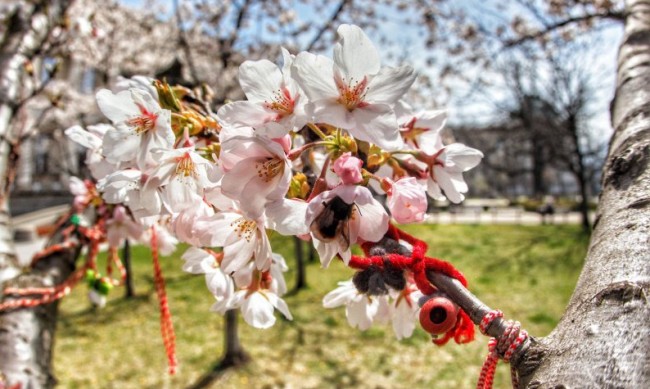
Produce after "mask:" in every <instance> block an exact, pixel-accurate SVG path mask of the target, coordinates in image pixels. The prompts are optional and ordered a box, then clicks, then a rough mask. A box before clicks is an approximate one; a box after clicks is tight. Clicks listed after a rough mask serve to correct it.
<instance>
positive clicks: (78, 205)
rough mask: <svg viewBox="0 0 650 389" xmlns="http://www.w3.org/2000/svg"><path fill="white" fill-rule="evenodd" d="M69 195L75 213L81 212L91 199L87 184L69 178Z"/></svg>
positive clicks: (77, 179)
mask: <svg viewBox="0 0 650 389" xmlns="http://www.w3.org/2000/svg"><path fill="white" fill-rule="evenodd" d="M69 187H70V193H72V195H73V196H74V200H73V205H74V207H75V209H77V211H81V210H82V209H83V208H84V207H85V206H86V205H87V204H88V203H89V202H90V201H91V199H92V196H93V195H92V193H91V191H90V190H89V189H88V184H87V183H86V181H83V180H81V179H79V178H77V177H74V176H73V177H70V183H69Z"/></svg>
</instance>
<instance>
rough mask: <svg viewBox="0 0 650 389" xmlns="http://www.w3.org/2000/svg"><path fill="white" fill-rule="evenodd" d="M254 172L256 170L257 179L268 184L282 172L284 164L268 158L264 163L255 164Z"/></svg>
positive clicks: (276, 159)
mask: <svg viewBox="0 0 650 389" xmlns="http://www.w3.org/2000/svg"><path fill="white" fill-rule="evenodd" d="M255 170H257V176H258V177H259V178H261V179H262V180H264V182H269V181H271V180H272V179H273V178H275V177H276V176H277V175H278V174H282V173H283V172H284V162H283V161H282V160H280V159H279V158H269V159H267V160H266V161H264V162H258V163H256V164H255Z"/></svg>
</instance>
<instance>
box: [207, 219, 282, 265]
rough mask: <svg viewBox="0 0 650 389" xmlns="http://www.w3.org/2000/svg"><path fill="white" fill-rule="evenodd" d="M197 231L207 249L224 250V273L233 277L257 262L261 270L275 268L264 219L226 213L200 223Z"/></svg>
mask: <svg viewBox="0 0 650 389" xmlns="http://www.w3.org/2000/svg"><path fill="white" fill-rule="evenodd" d="M195 224H196V226H195V232H196V233H197V235H199V238H198V239H199V240H200V241H201V243H203V244H202V245H203V246H208V247H223V254H224V258H223V261H222V262H221V266H222V268H223V271H224V272H226V273H228V274H230V273H232V272H234V271H237V270H239V269H241V268H243V267H244V266H246V265H247V264H248V263H249V262H250V261H254V262H255V266H256V268H257V269H259V270H268V269H269V267H270V266H271V261H272V256H271V253H272V252H271V243H270V242H269V239H268V236H267V235H266V229H265V228H264V224H265V223H264V220H263V219H249V218H247V217H246V216H244V215H243V214H242V213H240V212H237V211H234V210H233V211H223V212H218V213H216V214H214V215H213V216H211V217H202V218H198V219H197V220H196V223H195Z"/></svg>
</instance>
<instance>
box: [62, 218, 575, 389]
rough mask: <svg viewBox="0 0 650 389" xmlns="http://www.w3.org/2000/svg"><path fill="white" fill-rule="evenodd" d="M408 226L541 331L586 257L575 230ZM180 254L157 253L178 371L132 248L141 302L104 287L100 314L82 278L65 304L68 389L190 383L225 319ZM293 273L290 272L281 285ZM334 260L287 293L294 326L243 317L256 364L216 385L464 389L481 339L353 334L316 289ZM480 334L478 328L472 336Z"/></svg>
mask: <svg viewBox="0 0 650 389" xmlns="http://www.w3.org/2000/svg"><path fill="white" fill-rule="evenodd" d="M405 229H406V230H407V231H408V232H409V233H411V234H415V235H416V236H418V237H420V238H422V239H424V240H425V241H427V242H428V243H429V255H431V256H435V257H439V258H443V259H446V260H449V261H451V262H453V263H454V264H455V265H456V266H457V267H458V269H460V270H461V271H463V272H464V273H465V275H466V276H467V279H468V280H469V283H470V289H471V290H472V292H474V293H475V294H476V295H477V296H478V297H479V298H480V299H481V300H483V301H484V302H485V303H486V304H488V305H489V306H490V307H492V308H498V309H501V310H502V311H503V312H504V313H505V315H506V317H507V318H514V319H517V320H519V321H521V322H522V324H523V326H524V328H526V329H527V330H528V331H529V333H531V334H532V335H533V336H544V335H546V334H548V333H549V332H550V331H551V329H552V328H553V327H554V326H555V324H556V323H557V321H558V320H559V319H560V316H561V315H562V311H563V310H564V306H565V305H566V303H567V301H568V299H569V297H570V295H571V292H572V290H573V287H574V285H575V282H576V280H577V277H578V275H579V272H580V268H581V266H582V260H583V258H584V256H585V253H586V248H587V243H588V238H587V237H586V236H584V235H583V234H581V232H580V230H579V227H578V226H534V227H527V226H471V225H456V226H448V225H445V226H435V225H414V226H408V227H407V228H405ZM272 244H273V247H274V249H275V251H276V252H279V253H281V254H283V255H284V256H285V258H286V259H287V263H288V264H289V266H290V267H293V261H294V259H293V254H292V253H293V242H292V241H291V240H290V239H287V238H284V237H281V236H276V237H274V238H273V240H272ZM181 253H182V250H178V251H177V253H176V254H175V255H174V256H171V257H168V258H163V270H164V274H165V276H166V279H167V292H168V296H169V300H170V306H171V310H172V314H173V315H174V327H175V330H176V336H177V352H178V359H179V363H180V371H179V373H178V374H177V375H175V376H173V377H169V376H168V375H167V374H166V358H165V353H164V349H163V345H162V340H161V338H160V330H159V315H158V304H157V302H156V296H155V292H154V289H153V277H152V271H151V267H152V266H151V260H150V257H149V253H148V250H147V249H146V248H143V247H136V248H134V249H133V257H134V276H135V286H136V292H137V297H136V298H135V299H130V300H125V299H123V298H122V295H123V293H124V290H123V288H116V289H114V290H113V292H111V296H110V298H109V303H108V304H107V306H106V307H105V308H104V309H102V310H99V311H95V310H92V309H90V308H89V302H88V301H87V299H86V293H87V288H86V286H85V285H80V286H79V287H77V288H76V289H75V290H74V291H73V292H72V293H71V295H70V296H68V297H66V298H65V299H64V301H63V302H62V304H61V309H60V317H59V323H58V331H57V335H56V336H57V339H56V347H55V351H54V373H55V376H56V377H57V379H58V380H59V386H60V387H64V388H165V387H169V388H184V387H187V386H189V385H191V384H192V383H194V382H196V381H197V380H198V379H199V378H200V377H201V375H203V374H204V373H206V372H208V371H209V370H210V369H211V368H212V367H213V366H214V365H215V364H216V363H217V362H218V361H219V358H220V355H221V352H222V342H223V340H222V326H223V319H222V318H221V316H218V315H216V314H214V313H211V312H209V308H210V306H211V305H212V303H213V301H214V299H213V297H212V296H211V295H210V293H209V292H208V290H207V289H206V287H205V284H204V279H203V277H202V276H192V275H189V274H185V273H183V272H182V271H181V270H180V269H181V263H182V261H181V260H180V258H179V257H180V254H181ZM294 275H295V274H294V273H293V272H291V271H290V272H289V273H288V274H287V275H286V278H287V283H288V285H289V288H291V285H292V284H293V277H294ZM351 275H352V272H351V270H349V269H347V268H345V266H343V265H342V264H341V263H333V264H332V265H331V266H330V268H328V269H325V270H324V269H321V268H320V265H319V264H317V263H312V264H310V265H309V266H308V269H307V281H308V283H309V288H308V289H306V290H302V291H300V292H299V293H298V294H296V295H292V296H289V297H287V298H286V301H287V303H288V304H289V307H290V309H291V311H292V313H293V316H294V321H293V322H289V321H286V320H280V319H279V320H278V322H277V323H276V325H275V326H274V327H272V328H271V329H269V330H255V329H253V328H250V327H248V326H247V325H246V324H245V323H243V321H242V325H241V326H240V335H241V339H242V343H243V345H244V347H245V348H246V350H247V351H248V352H249V353H250V354H251V356H252V357H253V361H252V362H251V363H250V364H249V365H247V366H246V367H244V368H241V369H239V370H233V371H227V372H226V373H225V374H223V375H222V376H221V377H220V378H219V380H218V381H216V382H215V383H214V385H213V387H214V388H330V387H331V388H335V387H339V388H345V387H350V388H471V387H474V386H475V385H476V379H477V378H478V373H479V370H480V366H481V364H482V363H483V359H484V357H485V354H486V352H487V338H485V337H483V336H482V335H478V336H477V340H476V341H474V342H473V343H470V344H468V345H462V346H461V345H457V344H455V343H453V342H451V343H449V344H447V345H446V346H444V347H436V346H434V345H433V344H431V342H430V340H429V339H430V338H429V336H428V335H427V334H426V333H425V332H424V331H422V330H420V329H417V330H416V332H415V334H414V335H413V337H412V338H410V339H407V340H403V341H397V340H396V339H395V337H394V336H393V333H392V329H391V328H390V327H388V326H375V327H373V328H371V329H370V330H368V331H365V332H360V331H358V330H356V329H352V328H350V327H349V326H348V324H347V321H346V319H345V310H344V308H340V309H335V310H326V309H324V308H322V306H321V300H322V298H323V296H324V295H325V294H326V293H327V292H329V291H330V290H332V289H334V288H335V287H336V283H337V281H340V280H345V279H348V278H350V277H351ZM477 332H478V331H477ZM509 387H510V386H509V366H507V365H503V364H500V365H499V368H498V374H497V378H496V381H495V388H509Z"/></svg>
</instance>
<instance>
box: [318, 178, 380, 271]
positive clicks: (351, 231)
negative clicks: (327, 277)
mask: <svg viewBox="0 0 650 389" xmlns="http://www.w3.org/2000/svg"><path fill="white" fill-rule="evenodd" d="M305 222H306V223H307V225H308V226H310V230H311V232H312V236H313V237H314V246H315V247H316V250H317V251H318V254H319V256H320V260H321V264H322V266H323V267H327V266H328V265H329V263H330V262H331V261H332V258H334V256H335V255H337V254H339V255H340V256H341V258H342V259H343V261H344V262H345V264H347V263H348V262H349V261H350V258H351V253H350V245H352V244H354V243H356V242H357V239H362V240H364V241H370V242H377V241H379V240H380V239H381V238H382V237H383V236H384V234H385V233H386V231H387V230H388V214H386V211H385V210H384V207H382V205H381V204H380V203H379V202H378V201H377V200H375V199H374V198H373V197H372V194H371V193H370V190H368V188H365V187H363V186H356V185H340V186H337V187H336V188H334V189H332V190H330V191H325V192H323V193H321V194H319V195H318V196H316V197H314V198H313V199H312V200H311V201H310V202H309V205H308V207H307V214H306V219H305Z"/></svg>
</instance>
